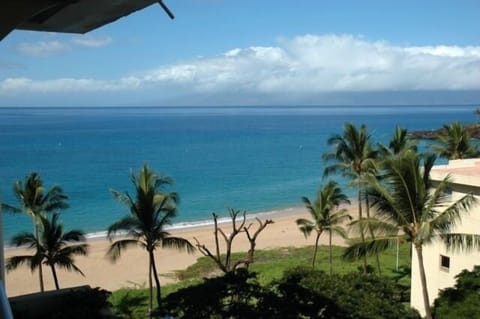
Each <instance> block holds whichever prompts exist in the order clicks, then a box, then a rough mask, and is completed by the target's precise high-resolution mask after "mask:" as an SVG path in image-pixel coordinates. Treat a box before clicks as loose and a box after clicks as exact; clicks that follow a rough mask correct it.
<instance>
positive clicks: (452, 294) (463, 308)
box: [433, 266, 480, 319]
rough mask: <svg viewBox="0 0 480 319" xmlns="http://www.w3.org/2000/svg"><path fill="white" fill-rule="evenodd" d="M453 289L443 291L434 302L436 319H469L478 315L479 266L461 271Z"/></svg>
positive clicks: (479, 298) (479, 292) (479, 295)
mask: <svg viewBox="0 0 480 319" xmlns="http://www.w3.org/2000/svg"><path fill="white" fill-rule="evenodd" d="M455 278H456V279H457V282H456V284H455V286H454V287H452V288H447V289H444V290H442V291H441V292H440V294H439V296H438V298H437V299H436V300H435V303H434V309H433V315H434V317H435V318H436V319H470V318H477V317H478V313H480V266H475V267H474V269H473V270H472V271H468V270H463V271H462V272H461V273H460V274H458V275H457V276H456V277H455Z"/></svg>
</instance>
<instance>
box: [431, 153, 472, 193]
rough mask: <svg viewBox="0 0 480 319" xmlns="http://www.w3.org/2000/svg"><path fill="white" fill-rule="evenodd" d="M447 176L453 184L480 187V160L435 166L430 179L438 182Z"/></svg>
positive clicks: (452, 161) (452, 162)
mask: <svg viewBox="0 0 480 319" xmlns="http://www.w3.org/2000/svg"><path fill="white" fill-rule="evenodd" d="M447 175H450V176H451V179H452V182H453V183H454V184H461V185H466V186H474V187H480V158H471V159H464V160H451V161H449V162H448V164H447V165H435V166H434V167H433V168H432V170H431V172H430V177H431V179H432V180H434V181H440V180H442V179H443V178H445V177H446V176H447Z"/></svg>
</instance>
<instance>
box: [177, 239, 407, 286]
mask: <svg viewBox="0 0 480 319" xmlns="http://www.w3.org/2000/svg"><path fill="white" fill-rule="evenodd" d="M313 249H314V247H313V246H307V247H301V248H296V247H284V248H277V249H269V250H258V251H257V252H256V253H255V262H254V263H253V264H252V265H251V266H250V270H251V271H254V272H256V273H258V279H259V281H260V283H262V284H268V283H269V282H271V281H272V280H275V279H279V278H281V276H282V275H283V273H284V271H285V270H287V269H291V268H295V267H299V266H307V267H308V266H311V264H312V256H313ZM343 250H344V248H343V247H338V246H334V247H333V272H334V273H340V274H344V273H349V272H352V271H357V270H358V268H359V267H361V266H362V265H363V263H362V262H361V261H354V262H351V261H346V260H344V259H342V258H341V256H342V254H343ZM243 255H244V254H243V253H237V254H233V256H232V258H233V260H235V259H237V258H241V257H243ZM368 264H369V265H370V266H372V267H375V270H376V261H375V258H373V257H372V258H369V259H368ZM380 264H381V270H382V275H384V276H387V277H394V276H395V275H396V272H395V266H396V249H389V250H387V251H386V252H384V253H382V254H381V255H380ZM399 265H400V266H409V265H410V248H409V245H407V244H404V245H401V246H400V250H399ZM315 269H317V270H322V271H325V272H329V270H330V264H329V254H328V247H327V246H320V247H319V249H318V254H317V260H316V263H315ZM217 273H219V272H218V269H217V267H216V265H215V263H214V262H213V261H211V260H210V259H209V258H207V257H201V258H199V259H198V260H197V262H196V263H195V264H193V265H191V266H190V267H188V268H187V269H185V270H181V271H179V272H178V273H177V275H178V278H179V279H180V280H185V279H193V278H203V277H210V276H212V275H215V274H217Z"/></svg>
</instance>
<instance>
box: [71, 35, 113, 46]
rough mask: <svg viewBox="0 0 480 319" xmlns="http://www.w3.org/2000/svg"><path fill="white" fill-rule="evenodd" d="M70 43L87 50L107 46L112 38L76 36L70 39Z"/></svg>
mask: <svg viewBox="0 0 480 319" xmlns="http://www.w3.org/2000/svg"><path fill="white" fill-rule="evenodd" d="M72 43H73V44H75V45H77V46H81V47H87V48H100V47H104V46H107V45H109V44H111V43H112V38H111V37H107V36H103V37H93V36H88V35H82V36H76V37H74V38H73V39H72Z"/></svg>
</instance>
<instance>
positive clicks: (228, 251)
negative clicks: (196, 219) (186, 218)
mask: <svg viewBox="0 0 480 319" xmlns="http://www.w3.org/2000/svg"><path fill="white" fill-rule="evenodd" d="M229 215H230V219H231V226H232V231H231V232H230V233H226V232H225V231H224V230H223V229H222V228H220V227H219V225H218V215H217V214H215V213H212V216H213V226H214V231H213V235H214V237H215V252H212V251H211V250H210V249H208V248H207V246H205V245H204V244H201V243H200V242H199V240H198V239H197V238H195V237H194V239H195V241H196V242H197V244H196V246H197V248H198V250H199V251H200V252H201V253H202V254H203V255H204V256H207V257H209V258H211V259H212V260H213V261H214V262H215V263H216V264H217V266H218V268H220V270H221V271H223V272H224V273H228V272H231V271H234V270H236V269H237V268H239V267H244V268H247V269H248V267H249V265H250V264H251V263H253V262H254V260H255V246H256V240H257V237H258V235H259V234H260V233H261V232H262V231H263V230H264V229H265V228H266V227H267V226H268V225H269V224H272V223H273V220H271V219H267V220H265V221H262V220H260V219H259V218H255V220H256V221H257V223H258V227H257V228H256V230H255V231H253V229H252V226H253V223H250V224H248V225H246V224H247V212H246V211H243V212H240V211H239V210H234V209H229ZM241 233H244V234H245V236H246V237H247V239H248V242H249V244H250V247H249V250H248V252H246V253H245V256H244V258H240V259H238V260H232V244H233V241H234V239H235V238H236V237H237V236H238V235H239V234H241ZM220 237H221V238H223V241H224V242H225V253H224V254H221V251H220Z"/></svg>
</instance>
